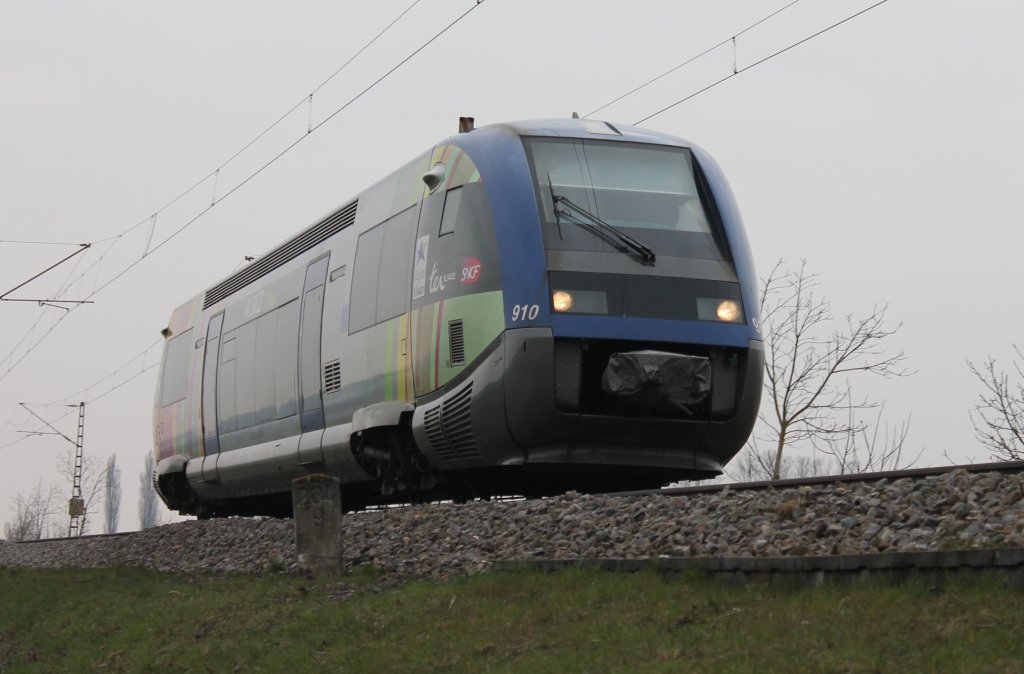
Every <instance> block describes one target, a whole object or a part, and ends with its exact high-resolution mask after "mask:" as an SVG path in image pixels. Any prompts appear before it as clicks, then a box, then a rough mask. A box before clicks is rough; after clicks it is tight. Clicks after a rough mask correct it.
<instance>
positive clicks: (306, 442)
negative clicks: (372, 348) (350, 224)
mask: <svg viewBox="0 0 1024 674" xmlns="http://www.w3.org/2000/svg"><path fill="white" fill-rule="evenodd" d="M329 260H330V254H328V255H325V256H324V257H321V258H319V259H318V260H314V261H313V262H311V263H310V265H309V266H308V267H306V282H305V284H304V285H303V288H302V313H301V316H300V317H299V420H300V424H301V427H302V437H301V438H300V439H299V455H298V463H299V464H300V465H305V464H314V463H321V462H322V461H323V452H322V451H321V448H320V444H321V439H322V438H323V429H324V406H323V395H322V390H321V388H322V387H321V381H320V339H321V332H322V330H321V329H322V327H323V325H322V324H323V309H324V291H325V289H326V284H327V267H328V262H329Z"/></svg>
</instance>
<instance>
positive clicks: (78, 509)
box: [68, 402, 85, 536]
mask: <svg viewBox="0 0 1024 674" xmlns="http://www.w3.org/2000/svg"><path fill="white" fill-rule="evenodd" d="M84 438H85V403H84V402H81V403H78V439H77V440H76V441H75V472H74V476H73V478H72V482H71V499H70V500H69V501H68V515H70V516H71V521H70V522H69V523H68V536H81V535H82V524H83V520H84V519H85V500H84V499H83V498H82V444H83V440H84Z"/></svg>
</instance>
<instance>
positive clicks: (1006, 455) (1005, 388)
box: [967, 345, 1024, 461]
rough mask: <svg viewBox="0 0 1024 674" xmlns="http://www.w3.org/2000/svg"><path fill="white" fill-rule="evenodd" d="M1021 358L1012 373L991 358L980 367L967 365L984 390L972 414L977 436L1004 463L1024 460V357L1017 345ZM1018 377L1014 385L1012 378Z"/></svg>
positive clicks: (1015, 349)
mask: <svg viewBox="0 0 1024 674" xmlns="http://www.w3.org/2000/svg"><path fill="white" fill-rule="evenodd" d="M1013 350H1014V353H1016V354H1017V358H1015V359H1014V360H1013V363H1012V373H1008V372H1007V371H1006V370H1003V369H1001V368H1000V367H999V365H998V364H997V362H996V359H995V358H992V357H991V356H989V357H988V358H987V359H986V360H985V362H984V363H982V364H981V365H980V366H977V365H975V364H974V363H972V362H971V361H967V367H968V369H970V371H971V373H972V374H973V375H974V376H975V377H977V379H978V381H980V382H981V384H982V387H983V388H984V390H983V391H982V392H981V393H980V394H978V402H977V404H976V405H975V406H974V408H973V409H972V410H971V411H970V415H971V423H972V424H973V425H974V432H975V436H976V437H977V438H978V440H979V441H981V443H982V444H983V445H985V446H986V447H987V448H988V449H989V450H990V451H991V452H992V458H994V459H996V460H1000V461H1017V460H1020V459H1024V365H1022V363H1024V355H1022V354H1021V351H1020V349H1019V348H1018V347H1017V346H1016V345H1014V347H1013ZM1013 373H1015V374H1016V377H1015V378H1014V379H1013V380H1012V381H1011V374H1013Z"/></svg>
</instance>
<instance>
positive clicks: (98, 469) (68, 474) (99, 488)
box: [57, 449, 105, 536]
mask: <svg viewBox="0 0 1024 674" xmlns="http://www.w3.org/2000/svg"><path fill="white" fill-rule="evenodd" d="M57 471H58V472H59V473H60V474H61V476H63V477H64V478H65V480H66V481H67V483H68V485H69V489H68V494H69V495H70V494H71V489H70V486H71V485H73V484H74V480H75V452H74V451H73V450H71V449H69V450H67V451H65V452H64V453H62V454H60V455H59V456H58V457H57ZM104 478H105V473H104V470H103V462H102V461H101V460H100V458H99V457H96V456H86V457H83V459H82V502H83V504H84V507H85V511H84V514H83V515H82V518H81V519H80V520H79V523H78V535H79V536H81V535H82V534H84V533H86V532H88V530H89V525H90V524H91V523H92V515H93V513H94V512H96V509H97V508H98V507H99V503H100V501H101V500H102V497H103V487H104V482H105V479H104Z"/></svg>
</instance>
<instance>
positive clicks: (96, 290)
mask: <svg viewBox="0 0 1024 674" xmlns="http://www.w3.org/2000/svg"><path fill="white" fill-rule="evenodd" d="M419 2H420V0H415V1H414V2H413V3H412V4H411V5H409V6H408V7H407V8H406V9H405V10H403V12H402V13H401V14H399V16H398V17H396V18H395V19H394V20H393V21H392V22H391V23H389V24H388V25H387V26H386V27H385V28H384V29H383V30H382V31H380V32H379V33H378V34H377V35H375V36H374V37H373V38H372V39H371V40H370V41H369V42H368V43H367V44H366V45H365V46H364V47H363V48H362V49H361V50H360V51H359V52H357V54H356V55H355V56H358V55H359V54H360V53H362V52H363V51H365V49H366V48H368V47H369V46H370V45H372V44H373V43H374V42H375V41H376V40H377V39H378V38H380V36H381V35H383V34H384V33H385V32H386V31H387V30H388V29H389V28H391V27H392V26H393V25H394V24H395V23H396V22H397V21H398V20H399V19H401V18H402V17H403V16H405V15H406V14H407V13H408V12H409V11H410V10H412V8H413V7H415V6H416V5H417V4H418V3H419ZM483 2H484V0H476V1H475V2H474V4H473V5H472V6H471V7H470V8H469V9H468V10H466V11H465V12H463V13H462V14H461V15H459V16H458V17H457V18H456V19H455V20H454V21H452V22H451V23H449V24H448V25H447V26H445V27H444V28H443V29H441V30H440V31H439V32H438V33H436V34H435V35H434V36H433V37H431V38H430V39H429V40H427V41H426V42H424V43H423V44H422V45H420V46H419V47H418V48H417V49H415V50H414V51H413V52H412V53H411V54H409V55H408V56H406V57H405V58H404V59H402V60H401V61H400V62H399V63H398V64H397V65H396V66H394V67H393V68H391V69H390V70H388V71H387V72H386V73H385V74H384V75H382V76H381V77H379V78H378V79H377V80H375V81H374V82H373V83H372V84H370V85H369V86H368V87H366V88H365V89H363V90H362V91H360V92H359V93H358V94H357V95H356V96H354V97H353V98H351V99H349V101H347V102H346V103H345V104H344V105H342V106H341V107H340V108H338V109H336V110H335V111H334V112H332V113H331V114H330V115H328V116H327V117H326V118H325V119H323V120H322V121H320V122H319V123H318V124H316V125H315V126H313V125H312V124H310V126H309V128H308V130H307V131H306V133H305V134H303V135H302V136H300V137H299V138H298V139H297V140H295V141H294V142H292V143H291V144H290V145H288V146H287V147H286V148H284V149H283V150H282V151H281V152H279V153H278V154H277V155H275V156H274V157H273V158H272V159H270V160H269V161H268V162H266V163H264V164H263V165H262V166H260V167H259V168H258V169H256V171H254V172H253V173H251V174H250V175H249V176H248V177H246V178H245V179H243V180H242V181H241V182H239V183H238V184H236V185H235V186H234V187H233V188H231V189H230V190H228V191H227V192H226V193H225V194H224V195H222V196H221V197H220V198H217V197H216V195H214V198H213V200H212V201H211V203H210V205H209V206H207V207H206V208H204V209H203V210H202V211H200V212H199V213H198V214H197V215H196V216H194V217H193V218H192V219H190V220H189V221H187V222H186V223H185V224H183V225H182V226H181V227H179V228H178V229H177V230H175V231H174V232H172V233H171V234H170V235H169V236H167V237H166V238H164V239H163V240H161V241H160V242H159V243H158V244H157V245H156V246H154V247H152V248H149V249H148V250H147V251H146V252H145V253H144V254H143V255H142V257H140V258H138V259H136V260H134V261H133V262H131V263H130V264H129V265H128V266H127V267H125V268H123V269H121V270H120V271H118V272H117V273H116V274H115V275H114V276H113V277H112V278H110V279H108V280H107V281H106V282H104V283H103V284H102V285H99V286H98V287H94V288H93V290H92V291H91V292H90V293H89V294H88V295H86V296H85V299H89V298H92V297H93V296H95V295H96V294H97V293H99V292H100V291H102V290H104V289H105V288H106V287H107V286H109V285H110V284H112V283H114V282H115V281H117V280H118V279H120V278H121V277H122V276H124V275H125V274H126V273H128V272H129V271H130V270H132V269H134V268H135V267H136V266H138V264H139V263H140V262H142V261H143V260H144V259H146V257H148V255H149V254H151V253H153V252H155V251H157V250H159V249H160V248H161V247H163V245H164V244H166V243H168V242H169V241H171V240H172V239H173V238H175V237H176V236H177V235H178V234H180V233H181V232H183V231H184V230H186V229H188V228H189V227H190V226H191V225H192V224H194V223H195V222H196V221H197V220H199V219H200V218H201V217H202V216H203V215H205V214H206V213H207V212H208V211H210V210H211V209H212V208H213V207H214V206H216V205H217V204H219V203H220V202H221V201H223V200H224V199H225V198H227V197H228V196H230V195H231V194H233V193H234V192H236V191H237V190H238V189H239V188H241V187H242V186H243V185H245V184H247V183H248V182H249V181H250V180H252V179H253V178H255V177H256V176H258V175H259V174H260V173H262V172H263V171H264V170H265V169H266V168H268V167H269V166H271V165H272V164H274V163H275V162H276V161H277V160H278V159H280V158H281V157H283V156H284V155H285V154H287V153H288V152H289V151H291V150H292V149H293V148H294V147H295V146H296V145H298V144H299V143H300V142H302V140H304V139H305V138H306V137H307V136H309V135H311V134H312V133H313V132H314V131H316V130H317V129H319V128H320V127H321V126H323V125H324V124H326V123H327V122H328V121H329V120H331V119H333V118H334V117H335V116H337V115H338V114H339V113H340V112H342V111H343V110H345V109H346V108H348V107H349V106H350V105H351V104H352V103H354V102H356V101H357V100H359V99H360V98H362V97H363V96H364V95H365V94H366V93H368V92H369V91H370V90H372V89H373V88H374V87H376V86H377V85H378V84H380V83H381V82H382V81H384V80H385V79H386V78H387V77H388V76H390V75H391V74H392V73H394V72H395V71H396V70H398V69H399V68H401V67H402V66H403V65H405V64H406V63H407V62H408V61H409V60H411V59H412V58H413V57H415V56H416V55H417V54H419V53H420V52H421V51H423V49H425V48H426V47H427V46H429V45H430V44H431V43H433V42H434V41H435V40H437V39H438V38H439V37H441V36H442V35H444V34H445V33H446V32H448V31H449V30H450V29H451V28H452V27H454V26H455V25H456V24H457V23H459V22H460V21H462V20H463V19H464V18H465V17H466V16H467V15H469V14H470V13H471V12H472V11H473V10H475V9H476V8H477V7H479V6H480V5H481V4H483ZM355 56H353V57H352V58H350V59H349V60H348V61H347V62H346V63H345V64H343V65H342V66H341V67H340V68H338V69H337V70H336V71H335V72H334V73H332V74H331V76H330V77H328V78H327V79H326V80H324V82H322V83H321V84H320V85H319V86H318V87H317V88H316V89H314V90H313V93H315V92H316V91H319V90H320V89H321V88H322V87H323V86H324V85H325V84H327V82H329V81H330V80H331V79H332V78H334V77H335V76H336V75H337V74H338V73H340V72H341V71H342V70H343V69H344V68H345V66H347V65H348V64H349V63H351V62H352V60H353V59H354V58H355ZM312 95H313V94H312V93H311V94H310V95H309V96H307V97H304V98H303V99H302V101H300V102H299V103H298V104H296V105H295V106H294V107H292V109H291V110H290V111H289V112H287V113H285V115H284V116H282V117H281V118H280V119H278V121H276V122H274V124H272V125H271V126H270V127H268V128H267V129H266V130H264V131H263V132H262V133H261V134H260V135H259V136H257V137H256V138H255V139H253V140H252V141H250V142H249V143H248V144H247V145H246V146H245V147H243V148H242V149H241V150H239V151H238V152H236V153H235V155H233V156H232V157H231V158H230V159H229V160H228V161H226V162H224V163H223V164H221V165H220V166H219V167H218V168H217V169H216V170H214V171H213V172H211V173H209V174H207V175H206V176H205V177H204V178H203V179H202V180H200V181H198V182H196V183H195V184H194V185H193V186H192V187H190V188H188V189H187V190H185V191H184V192H182V193H181V194H179V195H178V196H177V197H175V198H174V199H172V200H171V201H169V202H168V203H167V204H165V205H164V206H162V207H161V208H160V209H158V210H157V211H156V212H155V213H154V214H153V215H151V216H149V217H147V218H146V219H144V220H142V221H140V222H138V223H137V224H135V225H133V226H132V227H130V228H128V229H127V230H125V231H124V232H122V233H121V234H119V235H117V236H115V237H110V238H108V239H104V241H108V240H111V239H113V240H114V241H113V243H112V244H111V245H110V246H109V247H108V248H107V250H106V251H104V252H103V253H102V254H101V255H100V257H99V258H98V259H97V261H96V263H94V264H92V265H89V266H88V267H87V268H86V270H85V271H84V272H82V275H81V276H79V278H78V280H81V278H82V277H83V276H84V275H85V274H86V273H88V272H89V271H90V270H91V269H92V268H93V267H95V266H96V265H97V264H99V262H101V261H102V259H103V257H105V256H106V254H107V253H109V252H110V250H111V249H112V248H113V247H114V246H115V245H116V244H117V243H118V241H120V239H121V238H122V237H123V236H124V235H126V234H128V233H130V232H131V231H133V230H135V229H137V228H138V227H140V226H142V225H143V224H146V223H148V222H151V221H152V220H153V218H155V217H156V215H158V214H159V213H160V212H162V211H163V210H166V209H167V208H168V207H170V206H171V205H173V204H174V203H176V202H177V201H179V200H180V199H182V198H183V197H185V196H186V195H188V194H189V193H191V192H193V191H194V190H196V189H197V188H198V187H199V186H200V185H202V184H203V183H205V182H206V181H207V180H209V179H210V178H211V177H213V176H216V175H217V174H218V173H219V171H220V170H221V169H222V168H224V167H225V166H226V165H227V164H228V163H229V162H231V161H232V160H234V159H235V158H236V157H237V156H238V155H239V154H241V153H242V152H244V151H245V149H247V148H248V147H249V146H251V145H252V143H254V142H256V140H258V139H259V138H260V137H262V136H263V135H265V134H266V133H267V132H268V131H270V129H272V128H273V127H274V126H276V125H277V124H279V123H280V122H281V121H282V120H283V119H284V118H285V117H287V116H288V115H290V114H291V113H292V112H294V111H295V110H296V109H298V108H299V107H300V106H301V105H302V103H304V102H305V101H307V100H310V97H311V96H312ZM69 289H70V286H69V285H68V284H67V283H65V286H64V287H62V288H61V290H60V291H59V292H58V293H57V294H55V295H54V297H61V296H62V295H63V294H64V293H65V292H66V291H67V290H69ZM75 308H77V307H73V308H72V309H70V310H69V311H67V312H66V313H64V314H63V315H61V316H58V317H57V319H56V320H55V322H54V323H53V324H52V325H51V326H50V327H49V328H48V329H47V330H46V332H44V333H43V335H42V336H41V337H39V339H37V340H36V341H35V342H34V343H33V344H32V345H31V346H30V347H28V349H27V351H26V352H25V353H23V354H21V356H20V357H19V358H17V360H15V361H14V362H13V363H11V364H10V365H9V366H8V367H7V369H6V370H4V371H3V372H2V373H0V380H3V379H4V378H5V377H6V376H7V375H8V374H10V373H11V371H13V370H14V368H15V367H17V366H18V365H19V364H20V363H21V362H22V361H24V359H25V358H26V357H27V356H28V355H29V353H31V352H32V351H33V350H34V349H35V348H36V347H37V346H38V345H39V344H40V343H41V342H42V341H43V340H44V339H46V337H47V336H49V335H50V333H52V332H53V330H54V329H56V327H57V325H59V324H60V323H61V322H62V321H63V320H64V319H65V318H67V316H68V314H69V313H70V312H71V311H74V309H75ZM41 318H42V317H40V319H39V320H37V321H36V322H35V323H33V325H32V326H31V327H30V328H29V330H28V331H27V332H26V334H25V335H23V336H22V338H21V339H20V340H19V341H18V344H17V345H16V346H15V347H14V349H12V350H11V352H10V353H8V355H7V356H6V357H5V358H4V359H3V360H0V363H3V362H10V360H11V358H12V357H14V354H15V351H16V350H17V349H18V346H20V345H21V343H22V342H23V341H25V338H26V337H27V336H28V335H30V334H31V332H32V331H34V330H35V328H36V326H37V325H38V324H39V321H40V320H41ZM30 341H31V339H30Z"/></svg>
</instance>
